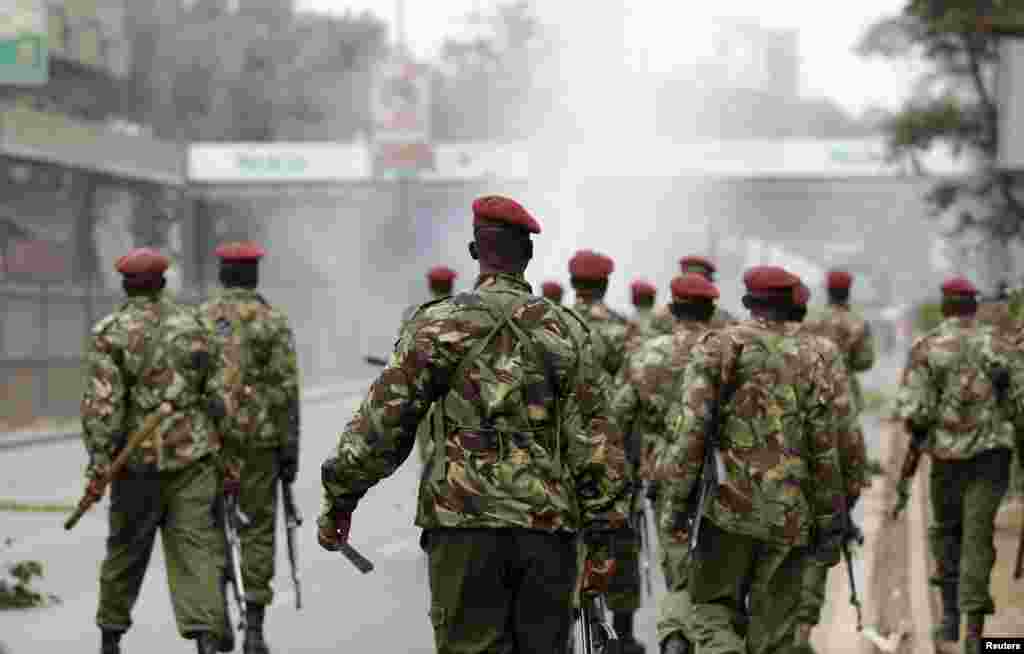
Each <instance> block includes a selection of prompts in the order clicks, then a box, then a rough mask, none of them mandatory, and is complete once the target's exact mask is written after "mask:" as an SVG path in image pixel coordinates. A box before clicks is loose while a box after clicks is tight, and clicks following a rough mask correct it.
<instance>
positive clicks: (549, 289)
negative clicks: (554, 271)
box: [540, 282, 562, 304]
mask: <svg viewBox="0 0 1024 654" xmlns="http://www.w3.org/2000/svg"><path fill="white" fill-rule="evenodd" d="M540 292H541V295H543V296H544V297H545V298H547V299H549V300H551V301H552V302H554V303H555V304H561V303H562V285H561V284H559V283H558V282H544V283H543V284H541V285H540Z"/></svg>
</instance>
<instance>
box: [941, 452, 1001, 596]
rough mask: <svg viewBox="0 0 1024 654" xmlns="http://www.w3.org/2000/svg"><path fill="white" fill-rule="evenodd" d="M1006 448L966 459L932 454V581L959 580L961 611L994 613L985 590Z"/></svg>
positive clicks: (993, 558) (992, 556) (992, 555)
mask: <svg viewBox="0 0 1024 654" xmlns="http://www.w3.org/2000/svg"><path fill="white" fill-rule="evenodd" d="M1010 457H1011V452H1010V450H1007V449H998V450H988V451H986V452H982V453H981V454H979V455H977V456H975V457H974V458H972V459H968V460H966V461H941V460H936V459H933V460H932V469H931V504H932V525H931V526H930V527H928V540H929V542H930V545H931V551H932V558H934V559H935V566H936V568H937V569H936V574H935V576H934V577H933V578H932V583H933V584H936V585H939V586H944V585H946V584H950V585H954V584H959V596H958V600H959V602H958V603H959V607H960V612H961V613H995V603H994V602H993V601H992V594H991V593H990V592H989V579H990V577H991V575H992V566H993V565H995V562H996V550H995V544H994V542H993V537H994V532H995V519H996V512H997V511H998V510H999V504H1000V503H1001V502H1002V501H1003V496H1004V495H1006V491H1007V489H1008V488H1009V485H1010Z"/></svg>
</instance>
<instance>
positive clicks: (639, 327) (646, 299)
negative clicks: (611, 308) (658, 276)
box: [625, 279, 661, 350]
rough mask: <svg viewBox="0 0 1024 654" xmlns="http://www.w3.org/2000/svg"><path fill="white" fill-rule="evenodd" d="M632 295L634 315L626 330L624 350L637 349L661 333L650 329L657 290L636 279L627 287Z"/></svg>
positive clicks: (652, 285)
mask: <svg viewBox="0 0 1024 654" xmlns="http://www.w3.org/2000/svg"><path fill="white" fill-rule="evenodd" d="M629 290H630V294H631V295H632V300H633V306H634V307H636V315H635V316H633V319H632V320H631V321H630V322H629V329H627V330H626V339H625V340H626V349H627V350H632V349H634V348H636V347H638V346H639V345H640V344H641V343H643V342H644V341H645V340H647V339H648V338H651V337H653V336H658V335H659V334H661V332H658V331H655V329H654V328H653V327H651V321H652V320H654V298H655V296H656V295H657V293H658V289H657V288H655V286H654V284H651V283H650V282H647V281H644V280H642V279H638V280H636V281H634V282H633V283H632V284H630V285H629Z"/></svg>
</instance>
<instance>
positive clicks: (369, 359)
mask: <svg viewBox="0 0 1024 654" xmlns="http://www.w3.org/2000/svg"><path fill="white" fill-rule="evenodd" d="M363 361H365V362H366V363H368V364H370V365H371V366H377V367H378V368H384V367H386V366H387V365H388V360H387V359H384V358H381V357H375V356H373V355H372V354H367V355H366V356H364V357H363Z"/></svg>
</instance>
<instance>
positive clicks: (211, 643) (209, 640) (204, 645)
mask: <svg viewBox="0 0 1024 654" xmlns="http://www.w3.org/2000/svg"><path fill="white" fill-rule="evenodd" d="M196 652H197V653H198V654H217V637H216V636H214V635H213V634H211V633H210V632H209V631H201V632H199V633H198V634H196Z"/></svg>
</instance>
